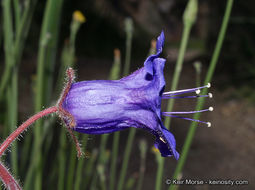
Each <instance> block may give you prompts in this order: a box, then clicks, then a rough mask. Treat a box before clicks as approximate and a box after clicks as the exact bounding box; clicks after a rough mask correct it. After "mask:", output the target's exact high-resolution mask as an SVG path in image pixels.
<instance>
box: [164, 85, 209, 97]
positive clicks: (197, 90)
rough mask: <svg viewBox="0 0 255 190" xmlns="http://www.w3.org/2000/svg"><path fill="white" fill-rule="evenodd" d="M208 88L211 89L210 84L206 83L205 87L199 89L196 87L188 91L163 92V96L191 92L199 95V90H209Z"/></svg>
mask: <svg viewBox="0 0 255 190" xmlns="http://www.w3.org/2000/svg"><path fill="white" fill-rule="evenodd" d="M210 87H211V84H210V83H208V84H207V85H205V86H201V87H197V88H190V89H184V90H175V91H169V92H164V93H163V95H170V96H175V95H179V94H185V93H191V92H196V93H197V94H199V93H200V89H203V88H210Z"/></svg>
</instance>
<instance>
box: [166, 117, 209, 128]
mask: <svg viewBox="0 0 255 190" xmlns="http://www.w3.org/2000/svg"><path fill="white" fill-rule="evenodd" d="M163 115H164V116H170V117H175V118H180V119H184V120H189V121H195V122H198V123H204V124H206V125H207V127H211V123H210V122H205V121H200V120H197V119H192V118H186V117H182V116H179V115H168V114H163Z"/></svg>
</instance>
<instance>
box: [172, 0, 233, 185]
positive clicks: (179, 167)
mask: <svg viewBox="0 0 255 190" xmlns="http://www.w3.org/2000/svg"><path fill="white" fill-rule="evenodd" d="M233 2H234V0H228V1H227V5H226V10H225V14H224V17H223V22H222V25H221V29H220V33H219V36H218V40H217V42H216V46H215V49H214V52H213V56H212V59H211V62H210V66H209V69H208V72H207V75H206V78H205V81H204V84H207V83H208V82H210V81H211V80H212V76H213V73H214V71H215V67H216V64H217V62H218V58H219V54H220V51H221V48H222V44H223V41H224V38H225V34H226V30H227V26H228V22H229V18H230V14H231V10H232V6H233ZM206 91H207V89H205V90H203V92H202V93H206ZM204 102H205V99H204V98H203V99H200V100H199V101H198V103H197V106H196V110H200V109H202V107H203V105H204ZM199 116H200V114H195V115H194V119H199ZM196 127H197V123H196V122H192V124H191V126H190V129H189V132H188V134H187V137H186V140H185V142H184V145H183V148H182V153H181V157H180V160H179V162H178V164H177V167H176V169H175V172H174V175H173V179H176V178H177V177H178V175H179V174H180V173H181V171H182V169H183V167H184V164H185V161H186V158H187V155H188V152H189V149H190V146H191V143H192V140H193V137H194V135H195V132H196ZM176 188H177V186H175V185H171V186H170V187H169V190H173V189H176Z"/></svg>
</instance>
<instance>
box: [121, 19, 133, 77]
mask: <svg viewBox="0 0 255 190" xmlns="http://www.w3.org/2000/svg"><path fill="white" fill-rule="evenodd" d="M125 30H126V56H125V65H124V71H123V75H124V76H125V75H127V74H128V73H129V70H130V60H131V48H132V38H133V21H132V19H131V18H126V20H125Z"/></svg>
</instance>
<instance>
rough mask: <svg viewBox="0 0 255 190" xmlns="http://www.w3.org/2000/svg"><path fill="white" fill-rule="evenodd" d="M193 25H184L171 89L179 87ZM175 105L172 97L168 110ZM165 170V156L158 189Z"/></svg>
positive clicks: (161, 164) (160, 165)
mask: <svg viewBox="0 0 255 190" xmlns="http://www.w3.org/2000/svg"><path fill="white" fill-rule="evenodd" d="M191 26H192V25H184V31H183V34H182V41H181V47H180V52H179V55H178V60H177V63H176V67H175V72H174V76H173V82H172V86H171V90H172V91H174V90H176V89H177V85H178V82H179V78H180V74H181V70H182V64H183V60H184V54H185V51H186V48H187V44H188V39H189V35H190V30H191ZM173 106H174V99H170V100H169V102H168V105H167V112H170V111H171V110H172V109H173ZM169 125H170V117H166V119H165V126H166V127H167V128H169ZM163 170H164V158H162V157H161V158H159V162H158V169H157V177H156V186H155V189H156V190H161V185H162V177H163Z"/></svg>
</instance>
